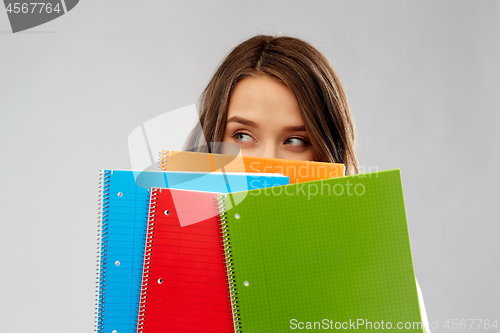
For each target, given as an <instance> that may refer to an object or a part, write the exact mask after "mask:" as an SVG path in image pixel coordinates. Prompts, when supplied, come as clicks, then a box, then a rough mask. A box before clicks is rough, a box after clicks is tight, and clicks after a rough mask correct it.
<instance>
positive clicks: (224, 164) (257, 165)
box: [159, 150, 345, 184]
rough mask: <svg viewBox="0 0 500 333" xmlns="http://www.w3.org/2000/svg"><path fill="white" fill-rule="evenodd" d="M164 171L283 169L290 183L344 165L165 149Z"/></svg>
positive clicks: (333, 172)
mask: <svg viewBox="0 0 500 333" xmlns="http://www.w3.org/2000/svg"><path fill="white" fill-rule="evenodd" d="M159 165H160V167H161V170H163V171H179V170H183V171H203V172H210V171H220V170H222V169H223V170H224V171H226V172H228V171H233V172H254V173H265V172H270V173H280V174H283V175H285V176H288V177H290V184H295V183H302V182H308V181H313V180H319V179H325V178H335V177H341V176H343V175H344V169H345V167H344V165H343V164H340V163H326V162H312V161H298V160H285V159H277V158H265V157H250V156H241V155H238V156H233V155H224V154H209V153H198V152H184V151H174V150H163V151H162V153H161V154H160V163H159Z"/></svg>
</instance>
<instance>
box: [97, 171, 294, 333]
mask: <svg viewBox="0 0 500 333" xmlns="http://www.w3.org/2000/svg"><path fill="white" fill-rule="evenodd" d="M99 183H100V185H99V221H98V223H99V225H98V240H99V243H98V246H99V248H98V258H97V264H98V283H97V291H96V303H97V304H96V332H106V333H112V332H119V333H125V332H127V333H129V332H136V329H137V315H138V307H139V298H140V288H141V277H142V268H143V260H144V246H145V243H144V241H145V236H146V227H147V220H148V218H147V217H148V208H149V191H148V190H149V188H151V187H164V188H175V189H183V190H196V191H208V192H219V193H231V192H239V191H246V190H251V189H260V188H265V187H271V186H280V185H286V184H288V183H289V178H288V177H285V176H282V175H278V174H258V173H255V174H241V173H225V174H222V173H193V172H154V171H143V172H134V171H122V170H101V171H100V173H99Z"/></svg>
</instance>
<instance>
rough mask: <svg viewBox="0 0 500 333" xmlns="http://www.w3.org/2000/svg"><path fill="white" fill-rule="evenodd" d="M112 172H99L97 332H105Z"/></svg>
mask: <svg viewBox="0 0 500 333" xmlns="http://www.w3.org/2000/svg"><path fill="white" fill-rule="evenodd" d="M110 177H111V171H109V170H99V202H98V211H97V260H96V266H97V277H96V300H95V329H94V331H95V332H99V333H102V332H103V319H104V318H103V316H104V294H105V289H106V264H107V262H106V260H107V249H106V246H107V244H106V243H107V238H108V236H107V233H108V208H109V182H110Z"/></svg>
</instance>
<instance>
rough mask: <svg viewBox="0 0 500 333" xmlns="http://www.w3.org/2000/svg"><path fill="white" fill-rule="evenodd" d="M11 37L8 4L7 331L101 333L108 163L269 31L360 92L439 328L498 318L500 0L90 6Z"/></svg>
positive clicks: (1, 79) (373, 157)
mask: <svg viewBox="0 0 500 333" xmlns="http://www.w3.org/2000/svg"><path fill="white" fill-rule="evenodd" d="M9 31H10V26H9V23H8V20H7V14H6V12H5V10H4V9H3V8H2V9H0V32H1V33H0V147H1V151H0V152H1V154H0V167H1V171H2V172H1V173H0V205H1V209H0V222H1V223H0V267H1V275H0V330H1V331H2V332H28V331H29V332H63V331H66V332H67V331H71V332H91V331H92V330H93V325H94V319H93V313H94V287H95V273H96V268H95V256H96V225H97V170H98V169H101V168H115V169H124V168H129V166H130V161H129V157H128V149H127V137H128V134H129V133H130V132H131V131H132V130H133V129H134V128H135V127H137V126H139V125H140V124H141V123H143V122H145V121H147V120H149V119H151V118H153V117H155V116H158V115H160V114H162V113H164V112H167V111H169V110H173V109H175V108H178V107H182V106H185V105H188V104H192V103H194V102H196V101H197V99H198V96H199V94H200V93H201V91H202V89H203V88H204V86H205V85H206V84H207V83H208V80H209V79H210V77H211V75H212V74H213V72H214V71H215V68H216V67H217V65H218V63H219V62H220V61H221V60H222V58H223V57H224V56H225V55H226V54H227V52H229V51H230V49H231V48H232V47H234V46H236V45H237V44H238V43H240V42H241V41H243V40H245V39H246V38H249V37H251V36H253V35H255V34H258V33H268V34H277V33H282V34H284V35H291V36H295V37H299V38H303V39H305V40H307V41H309V42H311V43H312V44H313V45H315V46H316V47H317V48H318V49H320V50H321V51H322V52H323V53H324V54H325V55H326V56H327V57H328V58H329V59H330V60H331V62H332V63H333V65H334V67H335V68H336V70H337V71H338V73H339V76H340V77H341V79H342V80H343V83H344V85H345V87H346V90H347V93H348V97H349V101H350V104H351V107H352V112H353V114H354V117H355V120H356V125H357V129H358V139H359V140H358V143H359V145H358V157H359V160H360V162H361V164H362V165H363V166H364V167H365V168H368V167H370V166H371V167H377V168H378V170H384V169H389V168H401V170H402V175H403V183H404V191H405V200H406V207H407V216H408V221H409V228H410V236H411V242H412V248H413V255H414V265H415V271H416V275H417V278H418V280H419V282H420V285H421V287H422V290H423V293H424V296H425V302H426V306H427V312H428V316H429V319H430V322H431V323H433V322H434V323H435V322H436V321H438V324H439V326H438V329H437V330H436V329H434V330H433V331H452V330H451V329H446V328H445V327H444V323H445V321H446V320H447V319H469V318H477V319H489V320H494V319H500V290H499V287H498V284H497V281H498V280H499V277H500V269H499V267H498V264H499V259H500V258H499V245H498V233H499V229H500V228H499V223H498V222H499V218H498V204H499V200H498V199H499V195H498V192H497V189H498V186H499V185H500V180H499V176H498V172H497V168H498V167H499V165H500V164H499V162H500V161H499V153H498V151H499V147H500V140H499V139H500V137H499V136H500V135H499V131H498V126H499V124H500V122H499V117H500V113H499V111H500V110H499V108H500V97H499V96H500V94H498V88H499V87H500V61H499V59H500V2H498V1H457V0H453V1H421V0H419V1H314V2H307V3H306V2H305V1H288V0H287V1H284V0H283V1H272V2H270V3H268V2H266V1H253V2H251V3H250V2H242V1H237V2H229V1H175V2H174V1H160V0H158V1H118V0H114V1H111V0H108V1H98V0H86V1H81V2H80V3H79V4H78V6H76V7H75V8H74V9H73V10H72V11H71V12H69V13H68V14H66V15H64V16H62V17H60V18H58V19H56V20H54V21H51V22H49V23H47V24H44V25H42V26H39V27H36V28H34V29H32V30H28V31H26V32H24V33H19V34H15V35H14V34H12V33H10V32H9ZM434 325H435V324H434ZM457 331H471V332H477V331H485V332H486V331H495V330H493V329H490V330H478V329H471V330H469V329H468V328H467V329H464V330H457Z"/></svg>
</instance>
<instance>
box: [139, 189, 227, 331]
mask: <svg viewBox="0 0 500 333" xmlns="http://www.w3.org/2000/svg"><path fill="white" fill-rule="evenodd" d="M215 199H216V194H215V193H206V192H193V191H182V190H169V189H157V188H153V189H152V190H151V203H150V210H149V212H150V213H149V224H148V233H147V241H146V250H145V259H144V270H143V280H142V288H141V290H142V297H141V306H140V309H139V320H138V330H137V331H138V332H139V333H142V332H145V333H159V332H221V333H222V332H228V333H230V332H234V328H233V318H232V315H231V302H230V300H229V294H228V284H227V275H226V270H225V266H224V251H223V250H222V247H221V234H220V229H219V222H218V221H219V219H218V209H217V207H216V201H215ZM181 219H189V220H192V221H189V222H194V223H187V224H188V225H187V226H186V227H183V226H182V224H181V223H180V222H179V220H181ZM183 224H186V221H184V223H183Z"/></svg>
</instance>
